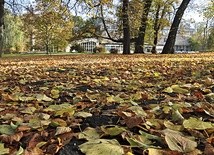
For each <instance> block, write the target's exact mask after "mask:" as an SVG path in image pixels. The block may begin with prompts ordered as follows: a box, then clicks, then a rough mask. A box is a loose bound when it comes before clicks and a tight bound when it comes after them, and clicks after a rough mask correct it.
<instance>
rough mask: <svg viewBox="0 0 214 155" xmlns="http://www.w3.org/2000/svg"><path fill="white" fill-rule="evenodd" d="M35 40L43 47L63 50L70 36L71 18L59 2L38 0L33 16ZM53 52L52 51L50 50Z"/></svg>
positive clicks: (48, 50) (47, 50) (57, 0)
mask: <svg viewBox="0 0 214 155" xmlns="http://www.w3.org/2000/svg"><path fill="white" fill-rule="evenodd" d="M33 23H34V29H35V31H36V32H35V40H36V41H37V43H38V42H39V44H40V45H43V46H44V47H45V50H46V52H47V54H48V53H49V52H50V51H51V49H50V48H56V49H57V50H58V49H64V48H65V47H66V46H67V45H68V41H69V38H70V37H71V35H72V27H73V22H72V16H71V13H70V12H69V10H68V9H67V8H66V6H64V5H63V4H62V3H61V1H60V0H56V1H52V0H46V1H44V0H38V1H37V3H36V8H35V13H34V14H33ZM52 50H54V49H52Z"/></svg>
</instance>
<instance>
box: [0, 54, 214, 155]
mask: <svg viewBox="0 0 214 155" xmlns="http://www.w3.org/2000/svg"><path fill="white" fill-rule="evenodd" d="M0 66H1V67H0V154H10V155H21V154H24V155H43V154H47V155H53V154H58V155H84V154H86V155H142V154H144V155H161V154H164V155H169V154H170V155H182V154H186V155H197V154H205V155H213V154H214V54H212V53H207V54H186V55H181V54H180V55H127V56H123V55H84V54H83V55H73V56H37V57H22V58H4V59H2V60H0Z"/></svg>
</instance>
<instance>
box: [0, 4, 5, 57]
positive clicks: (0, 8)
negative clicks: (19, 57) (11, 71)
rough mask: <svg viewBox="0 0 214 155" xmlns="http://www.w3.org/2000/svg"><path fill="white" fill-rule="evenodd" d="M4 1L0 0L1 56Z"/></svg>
mask: <svg viewBox="0 0 214 155" xmlns="http://www.w3.org/2000/svg"><path fill="white" fill-rule="evenodd" d="M4 3H5V2H4V0H0V57H2V53H3V51H2V50H3V30H4Z"/></svg>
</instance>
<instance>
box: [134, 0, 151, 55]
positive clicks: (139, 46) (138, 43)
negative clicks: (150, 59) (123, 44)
mask: <svg viewBox="0 0 214 155" xmlns="http://www.w3.org/2000/svg"><path fill="white" fill-rule="evenodd" d="M151 5H152V0H145V2H144V5H143V12H142V16H141V24H140V28H139V31H138V35H137V38H135V53H144V48H143V47H144V37H145V32H146V26H147V20H148V14H149V10H150V7H151Z"/></svg>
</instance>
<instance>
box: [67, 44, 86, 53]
mask: <svg viewBox="0 0 214 155" xmlns="http://www.w3.org/2000/svg"><path fill="white" fill-rule="evenodd" d="M73 50H75V51H77V52H78V53H81V52H84V49H83V47H82V46H80V45H79V44H74V45H73V46H71V49H70V52H72V51H73Z"/></svg>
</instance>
